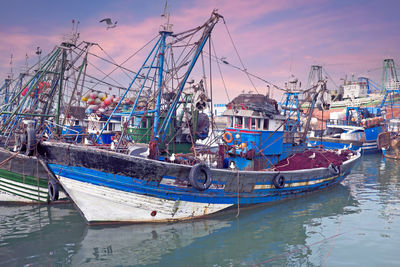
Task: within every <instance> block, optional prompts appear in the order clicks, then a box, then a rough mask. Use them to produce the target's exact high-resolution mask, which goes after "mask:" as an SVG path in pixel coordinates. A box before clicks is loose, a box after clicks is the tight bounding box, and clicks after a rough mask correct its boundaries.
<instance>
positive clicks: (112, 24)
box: [100, 18, 118, 30]
mask: <svg viewBox="0 0 400 267" xmlns="http://www.w3.org/2000/svg"><path fill="white" fill-rule="evenodd" d="M103 21H105V22H106V24H107V30H108V29H111V28H115V27H117V23H118V21H115V22H114V23H113V22H112V21H111V19H110V18H106V19H102V20H100V23H101V22H103Z"/></svg>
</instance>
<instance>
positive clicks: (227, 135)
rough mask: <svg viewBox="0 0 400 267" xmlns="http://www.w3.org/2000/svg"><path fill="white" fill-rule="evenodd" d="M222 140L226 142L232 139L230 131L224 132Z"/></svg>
mask: <svg viewBox="0 0 400 267" xmlns="http://www.w3.org/2000/svg"><path fill="white" fill-rule="evenodd" d="M224 141H225V142H226V143H230V142H232V141H233V136H232V134H231V133H230V132H226V133H224Z"/></svg>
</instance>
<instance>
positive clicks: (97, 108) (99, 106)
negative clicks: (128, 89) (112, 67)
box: [81, 92, 121, 114]
mask: <svg viewBox="0 0 400 267" xmlns="http://www.w3.org/2000/svg"><path fill="white" fill-rule="evenodd" d="M81 100H82V101H83V102H86V103H87V104H88V107H87V109H86V113H88V114H89V113H95V112H96V113H103V112H105V111H107V110H108V108H109V107H110V106H115V105H116V104H117V103H118V102H119V101H120V100H121V98H120V97H114V96H112V95H109V96H107V94H105V93H97V92H90V93H87V94H86V95H84V96H83V97H82V99H81Z"/></svg>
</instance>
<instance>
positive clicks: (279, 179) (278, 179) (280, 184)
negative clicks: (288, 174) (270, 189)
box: [272, 174, 285, 189]
mask: <svg viewBox="0 0 400 267" xmlns="http://www.w3.org/2000/svg"><path fill="white" fill-rule="evenodd" d="M272 183H273V184H274V186H275V188H277V189H282V188H284V187H285V177H284V176H283V175H282V174H278V175H277V176H275V177H274V179H272Z"/></svg>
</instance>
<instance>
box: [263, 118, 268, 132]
mask: <svg viewBox="0 0 400 267" xmlns="http://www.w3.org/2000/svg"><path fill="white" fill-rule="evenodd" d="M268 128H269V120H268V119H264V127H263V129H264V130H268Z"/></svg>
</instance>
